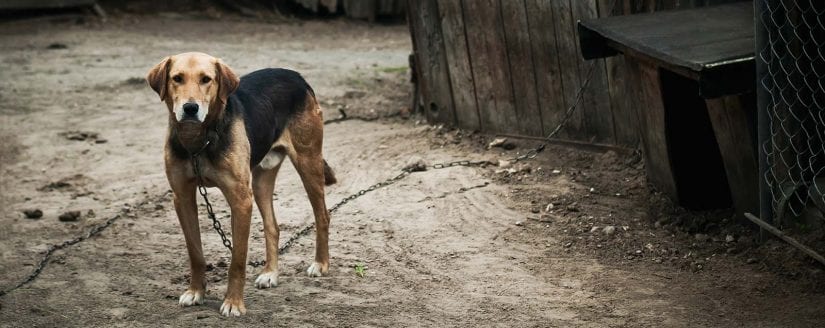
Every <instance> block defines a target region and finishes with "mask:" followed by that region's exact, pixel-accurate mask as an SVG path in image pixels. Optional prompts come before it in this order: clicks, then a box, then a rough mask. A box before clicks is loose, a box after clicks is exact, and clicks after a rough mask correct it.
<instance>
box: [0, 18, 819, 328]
mask: <svg viewBox="0 0 825 328" xmlns="http://www.w3.org/2000/svg"><path fill="white" fill-rule="evenodd" d="M407 32H408V31H407V28H406V26H403V25H392V26H380V25H379V26H369V25H366V24H362V23H356V22H347V21H337V20H333V21H310V22H294V21H288V22H281V23H265V22H257V21H251V20H241V19H237V18H232V17H229V18H226V19H225V20H223V21H221V22H218V21H215V20H211V19H207V18H202V17H193V16H186V15H177V14H164V15H159V16H156V17H145V16H125V17H115V18H112V19H110V20H109V21H108V22H106V23H105V24H104V23H100V22H98V21H96V20H95V19H89V18H85V19H82V20H79V21H78V20H77V19H75V18H71V17H69V18H49V19H44V18H40V19H34V20H24V21H12V22H5V23H1V24H0V62H2V65H3V69H2V70H0V113H1V114H0V120H1V121H0V124H2V130H0V139H1V140H2V142H0V154H2V158H1V159H0V165H2V167H1V168H0V174H2V181H0V209H2V211H0V224H2V226H3V228H0V288H3V289H5V288H7V287H8V286H12V285H13V284H15V283H16V282H18V281H19V280H20V279H22V278H23V277H24V276H25V275H26V274H28V273H29V272H30V271H31V270H32V269H33V267H32V265H33V264H34V263H36V261H37V260H38V259H39V257H40V255H39V254H40V252H42V251H43V250H44V249H46V247H47V246H48V245H50V244H54V243H58V242H61V241H63V240H66V239H69V238H73V237H74V236H77V235H80V234H82V233H83V232H85V231H86V230H88V228H89V227H91V226H93V225H95V224H97V223H99V222H103V221H104V220H106V219H108V218H110V217H112V216H115V215H121V216H122V218H121V219H119V220H118V221H117V222H116V223H115V224H114V225H113V226H112V227H110V228H108V229H107V230H106V231H104V232H103V233H102V234H101V235H100V236H98V237H94V238H92V239H91V240H89V241H86V242H83V243H80V244H77V245H75V246H73V247H71V248H69V249H67V250H64V251H59V252H57V253H56V255H55V257H54V258H53V260H52V261H51V262H50V263H49V265H48V267H47V268H46V269H45V271H44V272H43V273H42V274H41V275H40V277H39V278H38V279H37V280H36V281H34V282H33V283H32V284H30V285H27V286H25V287H23V288H21V289H18V290H16V291H13V292H11V293H10V294H9V295H6V296H4V297H2V298H0V306H2V307H0V326H8V327H18V326H19V327H31V326H82V327H88V326H106V327H110V326H129V327H132V326H151V327H155V326H204V325H206V326H248V325H250V324H261V325H267V326H269V325H275V326H286V327H301V326H307V327H309V326H341V327H355V326H359V327H360V326H379V327H385V326H438V327H443V326H500V327H534V326H535V327H571V326H582V327H614V326H627V327H662V326H666V327H696V326H707V327H720V326H724V327H728V326H745V327H779V326H794V327H814V326H821V325H822V323H823V322H825V311H823V310H825V305H823V304H825V291H823V289H824V288H823V284H822V281H823V275H822V268H821V267H817V266H815V265H812V264H811V263H810V262H809V261H807V260H805V259H804V257H801V256H800V255H799V254H798V253H797V252H794V251H793V250H791V249H788V248H787V247H786V246H785V245H783V244H779V243H768V244H766V245H758V246H755V245H753V243H752V240H753V237H754V236H753V235H752V233H750V232H749V231H747V230H741V229H740V230H736V228H730V227H728V226H722V227H721V228H720V227H716V228H714V229H710V228H708V227H707V226H703V227H700V230H702V231H704V230H703V229H706V230H709V231H711V232H710V234H709V235H707V236H704V237H703V236H699V238H697V237H696V236H695V235H694V233H695V231H693V230H695V229H693V230H691V229H692V228H690V227H687V228H684V227H685V223H684V222H682V220H681V219H680V218H681V217H684V216H685V214H684V212H683V211H679V210H678V209H672V208H670V207H668V206H667V205H661V204H662V203H663V202H664V203H666V201H662V200H661V199H660V198H661V197H659V196H657V195H656V194H655V193H651V192H650V190H649V189H648V188H647V186H646V182H645V181H644V176H643V168H642V166H641V165H642V164H640V163H638V161H637V160H636V159H635V158H634V156H633V155H632V154H616V153H612V152H607V153H604V152H586V151H582V150H575V149H571V148H565V147H560V146H551V147H550V148H549V149H548V150H547V151H545V152H544V153H542V154H541V156H540V157H539V158H537V159H536V160H535V161H532V162H530V163H528V164H527V165H528V166H523V165H521V164H517V165H516V166H514V167H512V170H510V171H506V168H500V167H487V168H463V167H457V168H449V169H443V170H434V171H428V172H420V173H415V174H413V175H411V176H409V177H407V178H406V179H404V180H402V181H400V182H398V183H396V184H394V185H392V186H389V187H386V188H384V189H380V190H378V191H375V192H373V193H371V194H369V195H367V196H364V197H363V198H360V199H358V200H356V201H353V202H351V203H350V204H347V205H346V206H345V207H343V208H342V210H341V211H339V212H338V213H336V214H335V215H333V218H332V228H331V238H330V243H331V254H332V268H331V271H330V275H329V276H327V277H323V278H318V279H313V278H308V277H306V276H305V275H304V274H303V271H304V270H305V269H306V267H307V266H308V264H309V263H310V260H311V258H312V254H313V253H312V252H313V248H312V247H313V245H312V243H313V238H311V237H305V238H303V239H301V240H300V243H299V244H298V245H296V246H294V247H293V248H292V249H290V251H289V252H288V253H287V254H286V255H284V256H282V257H281V262H280V266H281V267H280V273H281V277H280V285H279V286H277V287H276V288H273V289H267V290H257V289H255V288H254V287H253V286H252V281H253V280H252V279H254V277H255V273H256V270H255V269H253V268H250V269H249V275H248V279H247V280H248V281H249V283H248V284H247V289H246V306H247V309H248V313H247V315H246V316H244V317H241V318H233V319H227V318H223V317H221V316H220V315H219V314H218V307H219V306H220V304H221V297H222V295H223V292H224V291H225V288H226V281H227V279H226V269H225V268H224V267H222V266H221V265H220V264H221V263H225V262H227V261H228V255H229V254H228V252H227V251H226V250H225V249H223V248H222V246H221V243H220V239H219V238H218V236H217V235H216V234H215V233H214V232H212V231H211V228H210V226H209V224H208V222H206V220H205V216H203V215H202V217H203V218H204V220H202V221H201V229H202V233H203V238H204V248H205V253H206V256H207V261H208V262H209V263H210V264H213V265H214V269H212V271H210V272H208V273H207V277H208V280H209V281H210V285H209V292H210V293H209V294H208V295H207V301H206V304H205V305H203V306H197V307H190V308H180V307H178V306H177V297H178V295H179V294H180V293H181V292H183V291H184V289H185V286H186V279H187V276H186V273H187V271H188V269H187V267H188V266H187V258H186V255H185V248H184V243H183V237H182V235H181V234H180V231H179V228H178V224H177V220H176V218H175V216H174V211H173V209H172V208H171V201H170V197H169V191H168V186H167V183H166V180H165V176H164V174H163V171H162V146H163V141H164V137H165V131H166V126H165V124H166V116H165V115H166V113H165V109H164V108H163V107H162V104H161V103H160V102H159V101H158V99H157V97H156V95H155V94H154V93H152V91H151V90H150V89H149V88H148V87H146V86H145V84H144V82H143V81H142V78H143V76H144V74H145V72H146V71H147V69H148V68H149V67H151V65H152V64H154V63H156V62H157V61H158V60H160V58H162V57H163V56H165V55H169V54H173V53H178V52H183V51H190V50H198V51H204V52H208V53H210V54H213V55H216V56H219V57H222V58H223V59H224V61H225V62H227V63H229V64H230V65H231V66H232V67H233V68H234V69H235V70H236V71H237V72H239V73H246V72H249V71H252V70H254V69H257V68H261V67H268V66H280V67H288V68H293V69H296V70H299V71H301V72H302V73H303V74H304V75H305V77H306V78H307V80H308V81H309V82H310V84H312V85H313V87H314V88H315V90H316V92H317V94H318V95H319V98H320V100H321V102H322V104H323V105H324V107H325V110H326V115H327V118H333V117H335V116H336V109H337V108H339V107H346V108H348V109H349V110H350V113H351V114H361V115H382V114H387V113H396V112H398V111H401V110H405V109H406V107H407V106H408V105H407V104H408V96H409V95H408V90H409V87H408V85H407V84H406V81H407V75H406V74H407V72H406V71H405V69H404V67H405V66H406V64H407V55H408V54H409V53H410V48H411V46H410V42H409V37H408V35H407ZM60 45H63V46H65V47H61V46H60ZM52 48H57V49H52ZM418 121H419V118H417V117H413V118H411V119H408V120H403V119H384V120H380V121H377V122H361V121H346V122H341V123H336V124H330V125H328V126H327V127H326V140H325V154H326V158H327V159H328V161H329V162H330V164H331V165H332V166H333V167H334V168H335V170H336V171H337V175H338V177H339V181H340V182H339V184H338V185H335V186H332V187H331V188H329V190H328V198H327V202H328V204H333V203H335V202H337V201H338V200H339V199H341V198H343V197H345V196H347V195H349V194H351V193H353V192H356V191H358V190H360V189H363V188H365V187H367V186H369V185H371V184H373V183H375V182H378V181H380V180H383V179H385V178H389V177H392V176H394V175H396V174H397V173H398V170H399V169H400V168H402V167H403V166H404V165H406V164H408V163H410V162H411V161H414V160H417V159H422V160H424V161H426V162H429V163H433V162H438V161H447V160H452V159H459V158H468V157H469V158H475V159H495V160H497V159H499V158H506V157H507V156H511V155H513V154H515V153H517V152H519V151H524V148H525V147H528V146H530V145H533V144H534V142H525V141H516V142H515V144H514V146H516V148H515V149H513V150H509V151H503V150H501V149H499V148H494V149H492V150H485V149H484V147H483V146H484V145H486V143H487V142H489V140H490V137H489V136H481V135H477V134H472V133H469V134H468V133H466V132H463V131H457V130H450V129H443V128H438V127H429V126H427V125H425V124H420V122H418ZM73 131H88V132H94V133H97V134H98V135H97V137H96V138H89V139H87V140H81V141H78V140H70V138H67V136H70V135H67V134H66V133H69V132H73ZM556 170H557V171H556ZM279 177H280V179H279V181H278V185H277V189H276V196H275V197H276V207H277V208H276V212H277V213H278V220H279V223H280V225H281V227H282V235H281V236H282V237H283V239H286V238H287V237H288V236H290V235H291V234H292V233H293V232H295V231H296V230H297V229H299V228H300V227H301V226H303V225H304V224H306V223H307V222H310V220H311V211H310V208H309V204H308V201H307V200H306V196H305V194H304V192H303V190H302V188H301V186H300V182H299V179H298V178H297V175H296V174H295V172H294V169H293V168H292V167H291V166H286V167H285V168H284V170H283V171H282V174H280V175H279ZM591 188H592V190H591ZM211 197H212V199H213V201H214V202H215V203H216V204H217V205H216V207H217V209H218V212H219V214H221V216H222V217H223V220H224V222H226V223H225V224H228V220H229V219H228V218H227V215H228V214H226V213H227V207H226V205H225V203H224V201H223V199H222V197H220V196H219V194H218V193H217V190H214V191H213V192H212V193H211ZM549 204H553V206H552V208H550V206H548V205H549ZM29 209H40V210H42V211H43V213H44V214H43V217H42V218H40V219H27V218H25V216H24V214H23V211H24V210H29ZM70 210H77V211H81V213H82V216H81V218H80V219H79V221H77V222H60V221H59V220H58V216H59V215H60V214H61V213H64V212H66V211H70ZM707 215H710V216H713V217H717V218H718V217H720V216H721V217H724V216H725V215H726V214H725V213H724V211H722V212H714V213H709V214H707ZM677 219H678V220H677ZM253 224H254V226H253V232H252V237H251V238H252V240H253V241H252V243H251V250H250V257H251V258H252V259H260V258H262V256H263V234H262V232H261V228H262V223H261V221H260V218H259V216H257V215H256V216H255V218H254V219H253ZM608 225H609V226H613V227H614V229H615V231H614V232H613V233H612V234H606V233H604V232H603V231H604V227H605V226H608ZM594 227H595V228H594ZM729 234H730V235H731V236H732V237H733V238H734V241H730V242H727V241H725V238H726V237H727V235H729ZM765 248H768V249H769V250H770V251H771V252H773V254H785V255H784V257H782V256H779V259H780V260H781V261H795V262H794V263H799V264H798V265H796V266H794V267H793V268H792V270H790V271H788V270H786V269H787V268H785V269H777V267H778V266H777V265H773V264H772V263H775V262H771V261H776V260H771V259H770V258H767V257H763V256H760V254H764V252H761V251H760V250H764V249H765ZM772 258H774V259H775V258H776V256H774V257H772ZM356 265H363V266H365V268H366V270H365V273H366V274H365V275H364V276H363V277H362V276H359V275H357V274H356V273H355V269H354V267H355V266H356Z"/></svg>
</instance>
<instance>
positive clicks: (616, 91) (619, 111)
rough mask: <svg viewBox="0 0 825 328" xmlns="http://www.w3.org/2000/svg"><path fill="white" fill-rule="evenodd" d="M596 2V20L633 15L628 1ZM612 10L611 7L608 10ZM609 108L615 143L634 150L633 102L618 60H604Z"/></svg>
mask: <svg viewBox="0 0 825 328" xmlns="http://www.w3.org/2000/svg"><path fill="white" fill-rule="evenodd" d="M619 1H620V0H599V2H598V5H599V17H608V16H618V15H622V14H629V13H631V12H632V10H633V9H632V7H631V0H624V1H621V2H623V3H620V2H619ZM611 6H612V7H611ZM604 60H605V70H606V72H607V86H608V94H609V96H610V108H611V112H612V113H613V131H614V133H615V135H614V136H615V143H616V144H617V145H621V146H626V147H635V146H636V145H638V143H639V137H638V128H639V127H638V122H637V120H636V114H635V112H634V110H633V106H635V105H636V104H637V102H635V101H632V99H631V98H632V97H631V96H630V95H631V94H633V93H632V92H631V91H632V90H631V89H630V88H631V86H630V85H628V77H627V67H626V66H625V62H624V58H622V57H620V56H615V57H608V58H605V59H604Z"/></svg>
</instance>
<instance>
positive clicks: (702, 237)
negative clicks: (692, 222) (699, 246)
mask: <svg viewBox="0 0 825 328" xmlns="http://www.w3.org/2000/svg"><path fill="white" fill-rule="evenodd" d="M693 237H694V238H696V241H699V242H704V241H707V240H708V238H709V237H708V235H706V234H703V233H697V234H696V235H695V236H693Z"/></svg>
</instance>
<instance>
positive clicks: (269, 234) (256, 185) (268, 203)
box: [252, 152, 284, 288]
mask: <svg viewBox="0 0 825 328" xmlns="http://www.w3.org/2000/svg"><path fill="white" fill-rule="evenodd" d="M267 156H274V157H277V156H278V154H273V153H271V152H270V155H267ZM283 156H284V155H283V153H281V155H280V159H283ZM268 164H269V163H268ZM273 164H274V165H275V166H274V167H262V166H261V165H259V166H256V167H255V168H254V169H253V170H252V193H253V194H254V195H255V203H256V204H258V210H260V211H261V217H262V218H263V221H264V235H265V236H266V264H265V265H264V267H263V270H261V274H260V275H258V278H257V279H255V286H256V287H258V288H269V287H274V286H277V285H278V239H279V238H280V229H279V228H278V220H276V219H275V208H274V207H273V206H272V192H273V191H274V190H275V178H276V177H277V176H278V170H279V169H280V168H281V163H280V162H278V163H277V164H275V163H273Z"/></svg>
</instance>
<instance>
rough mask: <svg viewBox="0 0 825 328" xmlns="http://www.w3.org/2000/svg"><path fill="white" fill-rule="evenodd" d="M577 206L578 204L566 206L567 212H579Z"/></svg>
mask: <svg viewBox="0 0 825 328" xmlns="http://www.w3.org/2000/svg"><path fill="white" fill-rule="evenodd" d="M578 205H579V204H577V203H573V204H570V205H567V210H568V211H570V212H578V211H579V206H578Z"/></svg>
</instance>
